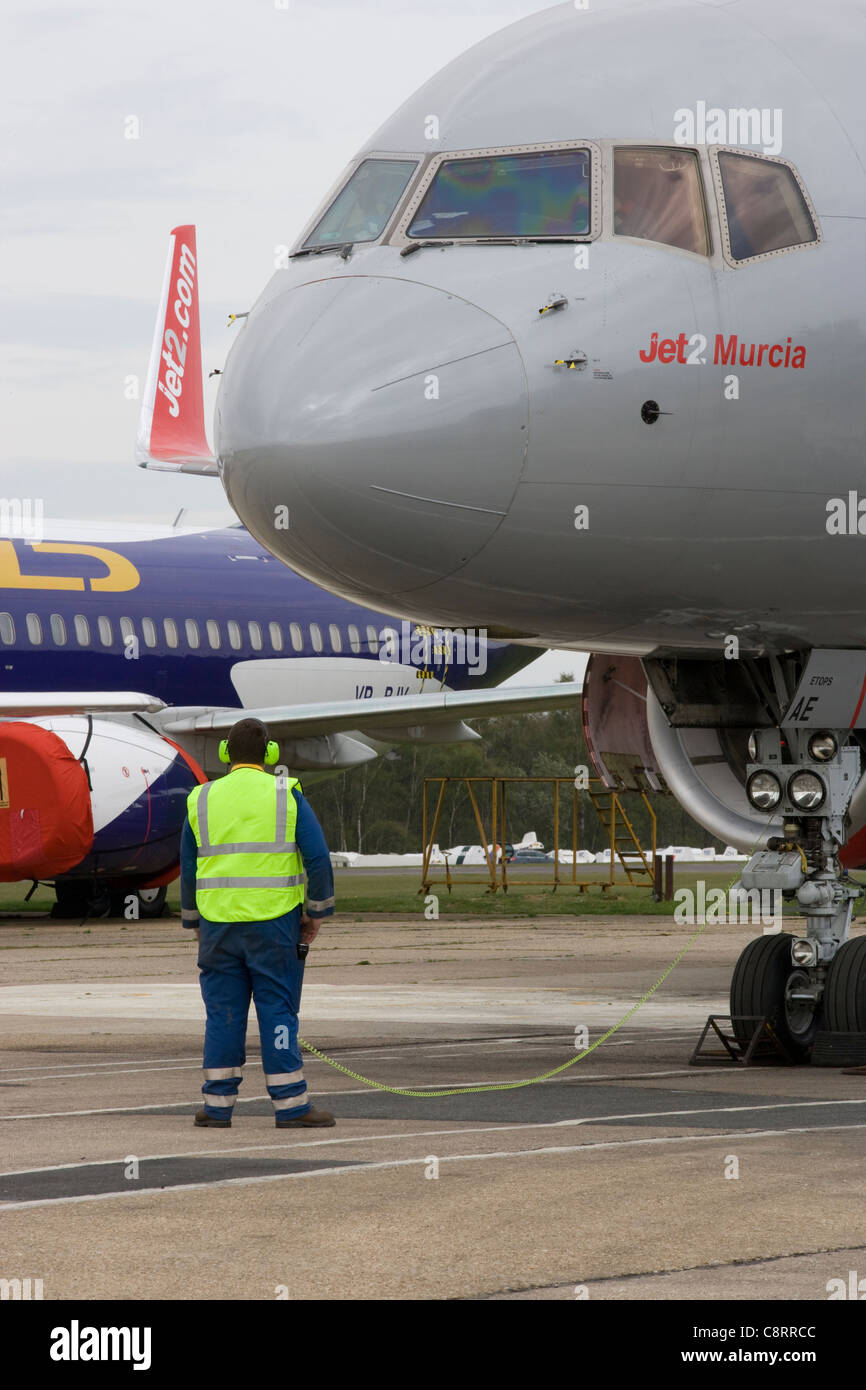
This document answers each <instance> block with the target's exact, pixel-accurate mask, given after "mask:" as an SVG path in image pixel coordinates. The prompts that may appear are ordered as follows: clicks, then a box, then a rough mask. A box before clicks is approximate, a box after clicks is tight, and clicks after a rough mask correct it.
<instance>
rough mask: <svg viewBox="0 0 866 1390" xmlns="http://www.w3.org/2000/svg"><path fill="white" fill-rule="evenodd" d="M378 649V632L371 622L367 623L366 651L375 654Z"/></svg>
mask: <svg viewBox="0 0 866 1390" xmlns="http://www.w3.org/2000/svg"><path fill="white" fill-rule="evenodd" d="M378 650H379V634H378V632H377V631H376V629H375V628H374V627H373V625H372V623H368V624H367V651H368V652H370V653H371V655H372V656H375V655H376V653H377V652H378Z"/></svg>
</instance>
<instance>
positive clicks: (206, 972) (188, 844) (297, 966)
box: [180, 787, 334, 1123]
mask: <svg viewBox="0 0 866 1390" xmlns="http://www.w3.org/2000/svg"><path fill="white" fill-rule="evenodd" d="M292 790H293V793H294V796H295V800H296V802H297V806H298V816H297V824H296V826H295V842H296V844H297V846H298V849H299V851H300V854H301V858H302V859H303V863H304V869H305V871H306V875H307V894H308V897H307V902H306V906H305V908H304V909H303V911H304V912H305V913H306V915H307V916H308V917H312V918H320V917H331V916H333V912H334V873H333V869H332V868H331V857H330V855H329V853H328V846H327V844H326V843H325V837H324V835H323V834H322V828H321V826H320V825H319V822H318V820H317V819H316V815H315V812H314V811H313V809H312V807H311V806H310V805H309V803H308V802H307V801H306V799H305V798H304V796H303V794H302V793H301V792H300V791H299V790H298V788H297V787H295V788H293V789H292ZM197 853H198V847H197V845H196V842H195V835H194V834H193V829H192V826H191V825H190V823H189V820H188V819H187V821H186V822H185V824H184V827H183V833H182V835H181V845H180V870H181V880H180V893H181V912H182V917H183V925H184V926H185V927H188V928H190V929H192V928H194V927H199V928H200V932H199V952H198V965H199V969H200V971H201V977H200V984H201V993H202V998H203V1000H204V1005H205V1009H206V1010H207V1025H206V1028H205V1037H204V1059H203V1066H204V1074H205V1082H204V1085H203V1086H202V1093H203V1095H204V1110H205V1113H206V1114H207V1115H210V1116H212V1117H213V1118H214V1119H223V1120H225V1119H230V1118H231V1113H232V1107H233V1106H234V1103H235V1100H236V1099H237V1094H238V1087H239V1086H240V1083H241V1081H242V1079H243V1078H242V1074H241V1068H242V1066H243V1065H244V1062H245V1061H246V1035H247V1018H248V1015H249V1010H250V999H251V998H252V1000H253V1002H254V1003H255V1006H256V1014H257V1015H258V1021H259V1034H260V1036H261V1042H262V1066H263V1068H264V1072H265V1082H266V1084H267V1088H268V1094H269V1095H270V1097H271V1100H272V1101H273V1103H274V1109H275V1110H276V1112H277V1122H278V1123H279V1121H280V1119H281V1117H283V1118H285V1119H290V1118H291V1119H293V1120H294V1119H298V1118H299V1117H300V1116H301V1115H305V1114H306V1113H307V1111H308V1110H309V1109H310V1100H309V1097H308V1095H307V1083H306V1081H305V1080H304V1073H303V1065H302V1058H301V1053H300V1049H299V1047H298V1010H299V1009H300V1005H301V986H302V984H303V980H304V962H303V961H300V960H298V954H297V949H296V948H297V944H298V942H299V941H300V938H301V914H302V909H301V908H300V907H296V908H293V909H292V911H291V912H287V913H285V914H284V915H283V916H281V917H272V918H271V919H270V920H269V921H264V922H210V921H208V920H207V918H205V917H200V915H199V912H198V909H197V907H196V901H195V877H196V859H197Z"/></svg>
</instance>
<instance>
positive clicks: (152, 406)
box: [135, 226, 217, 476]
mask: <svg viewBox="0 0 866 1390" xmlns="http://www.w3.org/2000/svg"><path fill="white" fill-rule="evenodd" d="M135 461H136V463H137V464H138V465H139V466H140V467H141V468H157V469H162V470H163V471H165V472H170V473H203V474H207V475H213V476H216V474H217V466H216V460H215V459H214V457H213V454H212V453H211V451H210V448H209V447H208V442H207V434H206V432H205V424H204V388H203V384H202V368H201V327H200V322H199V311H198V262H197V259H196V247H195V227H193V226H187V227H175V228H174V230H173V231H172V233H171V237H170V240H169V247H168V261H167V262H166V267H165V279H164V281H163V286H162V297H161V299H160V303H159V312H158V314H157V318H156V330H155V333H154V339H153V348H152V350H151V355H150V366H149V367H148V372H147V384H146V386H145V389H144V399H143V401H142V406H141V415H140V416H139V421H138V437H137V440H136V445H135Z"/></svg>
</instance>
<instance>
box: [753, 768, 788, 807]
mask: <svg viewBox="0 0 866 1390" xmlns="http://www.w3.org/2000/svg"><path fill="white" fill-rule="evenodd" d="M746 795H747V796H748V798H749V800H750V801H751V803H752V805H753V806H755V807H757V809H758V810H759V811H772V810H773V808H774V806H778V804H779V802H780V801H781V799H782V787H781V784H780V782H779V779H778V777H775V776H774V775H773V773H772V772H753V773H752V775H751V777H750V778H749V780H748V782H747V783H746Z"/></svg>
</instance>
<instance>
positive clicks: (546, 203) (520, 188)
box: [406, 149, 591, 241]
mask: <svg viewBox="0 0 866 1390" xmlns="http://www.w3.org/2000/svg"><path fill="white" fill-rule="evenodd" d="M590 189H591V153H590V151H589V150H588V149H566V150H552V151H548V150H538V151H535V152H533V153H528V154H495V155H483V156H481V157H473V156H470V157H461V158H460V159H446V160H444V161H443V162H442V163H441V164H440V165H439V168H438V169H437V171H436V176H435V178H434V179H433V181H432V183H431V184H430V186H429V188H428V189H427V191H426V193H425V195H424V198H423V201H422V202H421V205H420V207H419V208H418V210H417V212H416V214H415V216H414V218H413V219H412V222H411V224H410V226H409V227H408V228H407V230H406V236H407V237H410V238H421V239H423V240H424V241H431V240H435V239H437V238H440V237H441V238H445V239H448V240H454V239H457V238H460V237H466V238H473V239H478V238H486V237H490V238H499V237H505V238H509V239H510V238H512V237H515V238H516V237H526V238H532V239H533V240H534V239H537V238H546V237H569V238H573V237H588V236H589V235H590V233H591V207H590Z"/></svg>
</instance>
